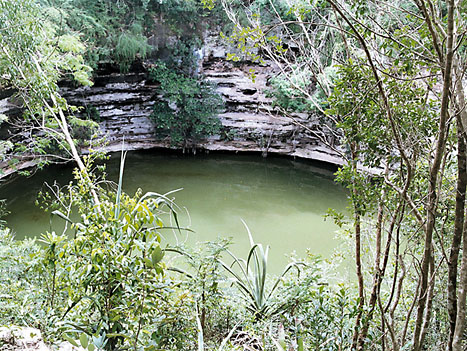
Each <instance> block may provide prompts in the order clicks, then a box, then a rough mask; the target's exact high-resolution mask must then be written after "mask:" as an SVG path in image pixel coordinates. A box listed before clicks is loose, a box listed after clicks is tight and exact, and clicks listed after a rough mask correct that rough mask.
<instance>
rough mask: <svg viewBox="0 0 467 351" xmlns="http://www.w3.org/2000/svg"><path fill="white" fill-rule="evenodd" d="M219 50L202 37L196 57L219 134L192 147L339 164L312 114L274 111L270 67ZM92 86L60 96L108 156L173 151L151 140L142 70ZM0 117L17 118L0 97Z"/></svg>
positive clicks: (151, 90)
mask: <svg viewBox="0 0 467 351" xmlns="http://www.w3.org/2000/svg"><path fill="white" fill-rule="evenodd" d="M223 45H224V44H223V43H220V42H219V41H218V36H217V35H211V36H207V37H206V38H205V47H204V48H203V49H202V50H200V51H199V52H198V53H197V54H198V55H199V57H200V60H199V69H198V72H199V73H200V74H203V75H204V76H205V77H206V78H207V79H209V80H211V81H212V82H214V83H216V85H217V90H218V92H219V93H220V94H221V95H222V96H223V98H224V101H225V111H224V112H223V113H221V114H220V115H219V119H220V121H221V123H222V125H223V127H224V128H223V132H222V133H221V135H216V136H213V137H211V138H209V139H208V140H205V141H203V142H201V143H199V144H197V146H196V147H197V149H202V150H207V151H209V150H213V151H216V150H222V151H234V152H241V151H249V152H261V153H262V154H263V155H266V154H268V153H274V154H281V155H288V156H293V157H301V158H307V159H315V160H320V161H326V162H329V163H334V164H341V158H340V157H339V154H338V153H337V152H336V151H334V150H333V148H332V147H329V145H332V144H337V143H336V142H334V141H333V138H332V136H331V134H330V133H327V132H326V131H325V130H326V129H324V128H323V127H322V126H321V124H320V121H319V117H318V116H317V115H307V114H295V115H293V116H292V117H293V118H292V119H291V118H288V117H284V116H281V115H280V114H278V113H277V112H276V111H274V108H273V106H272V101H271V99H270V98H268V97H267V95H266V90H267V85H268V83H267V82H268V80H269V78H270V77H271V76H272V75H274V74H276V73H277V70H276V69H275V68H274V66H273V65H272V64H268V63H266V64H265V65H262V66H259V65H255V64H251V63H242V64H240V65H234V64H232V63H231V62H229V61H227V60H226V53H227V52H228V50H227V49H226V48H225V47H224V46H223ZM143 66H144V65H143ZM251 69H253V70H254V71H255V75H256V79H255V81H253V80H252V79H251V77H250V73H249V71H250V70H251ZM94 81H95V84H94V86H93V87H76V86H72V85H69V86H63V87H62V91H61V93H62V95H63V96H64V97H65V98H67V99H68V101H69V102H70V103H71V104H73V105H76V106H83V107H84V108H87V110H88V111H94V112H93V113H94V114H96V115H97V114H98V117H99V120H100V122H99V124H100V129H101V133H102V135H106V136H107V140H108V145H107V149H108V150H109V151H117V150H120V149H121V145H122V141H123V140H124V141H125V145H126V148H127V149H147V148H154V147H159V148H172V146H171V145H170V143H169V142H168V141H161V140H158V139H157V138H156V137H155V128H154V124H153V122H152V121H151V119H150V118H149V116H150V115H151V113H152V108H153V104H154V102H153V101H154V99H157V96H156V93H157V85H154V83H151V82H150V81H149V80H148V75H147V72H146V71H145V69H144V67H140V68H139V69H135V70H133V71H132V73H128V74H121V73H120V72H118V70H117V69H113V70H112V69H110V68H107V69H103V70H102V71H101V72H98V74H97V76H96V77H95V80H94ZM0 113H6V114H9V113H18V107H17V106H15V105H14V104H11V103H10V102H9V101H8V100H7V98H5V97H3V99H2V96H0ZM95 117H97V116H95Z"/></svg>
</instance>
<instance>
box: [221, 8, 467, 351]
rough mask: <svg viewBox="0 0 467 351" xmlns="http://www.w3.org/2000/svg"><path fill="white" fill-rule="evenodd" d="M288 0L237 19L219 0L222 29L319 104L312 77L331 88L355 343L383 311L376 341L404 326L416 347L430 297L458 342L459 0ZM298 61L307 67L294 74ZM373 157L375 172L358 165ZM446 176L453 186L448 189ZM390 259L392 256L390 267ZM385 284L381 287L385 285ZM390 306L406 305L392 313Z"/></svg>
mask: <svg viewBox="0 0 467 351" xmlns="http://www.w3.org/2000/svg"><path fill="white" fill-rule="evenodd" d="M287 4H288V5H289V7H288V11H286V12H284V11H280V10H279V7H278V6H277V4H276V2H273V1H269V5H270V8H271V9H272V10H271V11H270V13H272V14H273V15H274V16H272V19H271V17H270V16H269V17H268V16H263V14H260V13H254V12H253V10H252V8H253V7H252V6H250V9H249V10H250V11H246V13H247V14H248V13H250V14H251V13H252V15H249V16H247V17H246V18H245V17H243V19H240V18H241V17H240V16H239V15H238V13H239V12H240V11H238V12H237V11H236V9H235V7H234V6H233V5H232V4H231V3H228V2H227V1H224V2H223V5H224V8H225V10H226V12H227V14H228V16H229V18H230V19H231V20H232V22H233V23H234V24H235V28H234V30H233V31H232V33H231V35H230V40H231V41H233V42H235V43H237V44H238V47H239V48H240V49H241V51H242V52H243V54H246V55H247V56H248V57H250V58H253V59H257V60H258V59H261V58H260V57H261V55H262V56H265V57H266V58H267V59H269V60H270V61H272V62H273V63H274V64H275V65H276V66H277V67H278V69H279V70H280V72H281V75H282V77H283V78H284V79H287V80H288V82H289V84H290V86H291V87H292V88H293V89H295V91H296V92H297V93H296V94H297V95H298V96H299V97H300V98H301V99H306V100H308V101H309V102H310V103H311V104H313V105H314V106H315V108H316V109H320V108H322V104H320V102H319V101H317V100H316V95H315V92H316V91H317V88H316V87H319V91H321V92H322V93H324V94H325V95H326V96H328V97H329V100H328V103H329V109H328V111H326V116H327V118H328V119H329V122H330V124H331V125H333V126H334V127H336V128H337V129H338V130H339V131H340V132H341V133H342V134H341V136H339V133H338V134H337V135H338V136H339V137H340V141H341V143H342V145H344V146H346V148H347V150H348V152H347V151H346V150H345V148H344V149H343V150H342V156H343V158H344V159H346V160H347V165H346V166H345V167H344V168H343V169H342V170H341V171H340V172H339V179H340V180H341V181H343V182H344V184H346V185H348V187H349V189H350V194H351V196H350V201H351V208H352V210H353V214H354V215H353V220H352V222H353V236H354V239H355V260H356V261H355V262H356V268H357V276H358V285H359V289H358V291H359V293H358V295H359V302H360V313H359V314H358V315H357V318H356V320H355V333H354V343H353V349H358V350H361V349H364V347H365V344H366V342H367V337H368V335H369V334H368V332H369V328H370V327H371V324H374V323H375V313H379V315H380V318H381V322H380V323H379V325H378V324H374V325H373V326H374V327H378V328H380V333H381V335H380V338H381V341H380V342H381V343H382V345H385V344H386V343H387V341H386V338H387V335H386V334H385V333H383V330H386V329H389V331H388V335H389V340H390V343H391V347H392V349H394V350H398V349H400V348H402V347H407V346H408V345H409V344H408V343H407V336H408V334H409V333H410V334H411V339H412V341H411V343H412V345H413V346H412V347H413V349H414V350H417V351H418V350H421V349H423V347H424V344H425V343H426V339H427V337H428V335H429V334H430V331H429V326H430V323H432V321H433V313H432V312H433V309H442V313H443V314H444V313H445V314H447V315H448V316H449V317H448V318H449V319H450V324H449V327H447V328H449V329H450V332H449V334H450V335H451V337H450V338H451V341H450V342H449V343H447V345H445V346H446V347H447V348H448V349H451V343H452V348H453V349H454V350H459V349H460V347H461V346H460V345H461V344H462V331H463V330H464V325H465V299H466V296H465V291H466V290H465V287H466V285H465V284H466V283H467V259H465V260H464V259H463V261H462V266H461V269H460V274H459V272H458V270H457V267H458V265H459V258H458V257H459V256H458V255H459V252H460V242H461V238H463V239H462V240H463V243H464V245H466V246H465V250H467V244H466V243H467V235H466V234H467V233H466V228H465V225H464V219H465V211H464V202H465V195H464V194H465V185H464V184H465V183H464V182H465V156H464V153H465V151H463V148H464V145H465V144H464V143H465V125H466V124H465V122H464V121H465V120H466V119H465V117H466V114H465V111H464V110H465V98H464V87H463V84H462V83H463V79H462V78H463V75H464V71H465V66H464V65H463V64H461V63H463V62H465V59H464V55H465V50H464V43H463V36H462V34H461V33H463V30H464V29H465V27H464V26H465V24H464V18H463V16H462V6H463V5H462V3H459V2H454V1H450V0H448V1H445V2H443V1H420V0H414V1H409V0H404V1H396V2H394V1H378V2H363V1H350V2H349V1H345V2H344V1H334V0H328V1H315V2H312V3H311V4H308V3H304V2H294V3H293V4H290V3H287ZM242 12H245V11H244V10H243V11H242ZM286 15H287V16H289V17H286ZM291 15H292V16H293V18H290V16H291ZM328 67H336V68H338V69H339V72H338V74H337V77H336V78H335V79H334V80H330V79H329V78H330V77H329V76H328V75H327V74H325V73H326V69H327V68H328ZM305 70H306V71H308V72H311V73H312V77H313V79H312V80H308V82H307V81H297V79H296V77H297V76H300V72H303V71H305ZM323 112H324V111H323ZM280 113H287V110H284V109H283V110H281V111H280ZM456 119H457V122H456ZM310 132H312V131H310ZM323 140H324V139H323ZM324 141H325V140H324ZM456 148H457V150H456ZM456 154H457V156H456ZM369 168H370V169H371V168H373V170H375V168H376V172H370V173H367V172H365V171H364V169H369ZM378 169H379V170H378ZM456 179H457V186H456V185H455V184H456ZM451 188H454V189H455V188H457V194H458V196H457V200H456V201H454V198H453V197H452V196H451V195H450V192H449V189H451ZM370 218H373V219H371V220H370ZM365 222H366V223H365ZM365 232H367V233H368V232H369V233H370V234H371V238H370V239H371V242H373V243H374V249H373V252H374V255H373V259H372V262H371V263H370V265H369V266H368V268H367V269H368V270H369V271H370V272H372V273H371V276H372V280H373V284H372V285H371V287H370V288H369V289H366V286H367V285H366V284H365V283H364V277H365V269H364V268H363V265H364V264H365V257H364V254H363V252H365V251H368V250H369V249H368V248H364V247H363V241H362V235H364V233H365ZM420 232H422V233H423V235H422V236H421V235H419V234H418V233H420ZM394 234H397V235H396V236H394ZM404 237H405V238H408V237H411V238H413V241H412V242H411V243H410V245H409V246H408V248H407V249H405V251H406V252H410V255H403V254H402V252H401V246H400V240H401V239H402V238H404ZM384 241H385V242H386V244H385V247H384V245H383V243H384ZM449 242H451V244H450V245H448V243H449ZM394 246H395V247H394ZM383 247H384V249H383ZM393 247H394V248H393ZM447 250H450V258H449V259H448V258H447V253H446V252H447ZM394 251H395V252H394ZM411 256H412V257H413V259H411ZM466 256H467V255H464V256H463V257H464V258H465V257H466ZM389 260H393V262H394V263H393V267H394V268H393V270H392V272H391V273H392V275H393V276H392V277H391V276H388V268H390V267H389V266H388V262H389ZM408 267H412V268H410V269H409V268H408ZM443 272H446V273H449V279H448V281H447V282H446V283H447V286H448V290H449V291H448V292H446V291H445V290H444V289H442V287H443V283H444V280H443ZM459 276H460V277H459ZM459 279H460V285H461V288H460V290H459V291H458V292H457V287H456V286H457V281H458V280H459ZM386 284H387V285H388V286H389V289H387V290H386V291H382V290H381V289H382V287H383V286H384V285H386ZM408 284H409V285H412V286H414V288H416V294H413V295H412V302H411V303H409V304H408V305H409V306H412V307H410V308H409V309H408V310H407V311H405V312H404V311H403V310H402V309H401V308H402V306H401V305H400V302H401V299H402V298H404V296H401V289H402V287H403V286H404V285H405V286H407V285H408ZM443 290H444V291H445V293H448V295H449V300H448V302H449V303H448V308H447V310H445V309H444V307H441V306H443V299H444V298H445V297H444V296H436V294H438V295H439V294H440V293H439V292H440V291H443ZM368 294H369V299H367V296H368ZM456 305H457V307H456ZM398 310H399V313H406V314H407V315H406V318H405V320H404V321H402V323H400V324H399V323H398V320H397V318H396V317H395V313H397V311H398ZM438 318H439V316H438ZM408 321H412V322H413V328H412V327H411V326H410V325H409V322H408ZM373 332H374V331H373ZM410 334H409V335H410Z"/></svg>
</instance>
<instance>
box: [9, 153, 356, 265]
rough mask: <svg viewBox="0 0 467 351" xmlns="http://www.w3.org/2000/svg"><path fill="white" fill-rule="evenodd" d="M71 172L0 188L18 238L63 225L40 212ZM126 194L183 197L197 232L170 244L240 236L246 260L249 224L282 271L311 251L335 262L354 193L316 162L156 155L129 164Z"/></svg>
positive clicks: (184, 218)
mask: <svg viewBox="0 0 467 351" xmlns="http://www.w3.org/2000/svg"><path fill="white" fill-rule="evenodd" d="M118 164H119V155H113V156H112V157H111V159H110V160H109V161H107V172H108V174H109V176H108V178H109V179H112V180H117V177H118V167H119V166H118ZM70 179H71V167H63V166H62V167H49V168H47V169H46V170H44V171H40V172H38V173H36V174H35V175H34V176H33V177H30V178H17V179H15V180H13V181H11V182H9V183H7V184H4V185H2V187H0V198H5V199H7V206H8V207H7V208H8V210H9V211H10V212H11V213H10V215H8V216H7V217H6V220H7V222H8V226H9V227H10V228H12V229H13V231H14V232H15V233H16V237H17V238H23V237H34V236H39V235H40V233H41V232H44V231H46V230H49V229H50V228H51V224H52V227H54V228H55V227H56V226H59V225H60V219H58V218H51V217H50V215H49V214H47V213H44V212H42V211H41V210H40V209H39V208H38V207H37V206H35V205H34V202H35V199H36V196H37V193H38V191H39V190H40V189H41V188H43V184H44V182H48V183H49V184H52V183H53V182H54V180H56V181H58V182H59V183H60V184H62V185H63V184H66V183H67V182H68V181H69V180H70ZM123 187H124V190H125V191H126V192H128V193H130V194H131V193H134V192H135V191H136V189H137V188H142V189H143V191H156V192H159V193H165V192H168V191H170V190H174V189H178V188H183V190H181V191H179V192H177V193H175V194H174V195H173V196H174V197H175V202H176V203H177V204H178V206H180V207H181V210H180V211H179V212H180V222H181V226H186V227H189V228H191V229H193V230H194V231H195V233H186V232H185V233H183V234H182V235H178V236H177V238H175V237H174V235H173V233H172V232H165V233H164V239H163V240H165V241H166V242H171V243H174V242H176V241H177V240H178V241H179V242H186V243H187V244H193V243H195V242H197V241H207V240H213V239H216V238H217V237H232V238H233V241H234V246H233V251H234V252H236V253H237V254H240V255H242V256H245V255H246V252H247V251H248V247H249V243H248V237H247V234H246V231H245V228H244V226H243V224H242V222H241V219H243V220H244V221H245V222H246V223H247V224H248V226H249V228H250V230H251V232H252V233H253V236H254V239H255V241H256V242H261V243H263V244H268V245H269V246H270V247H271V249H270V261H271V262H272V263H273V266H272V270H273V271H276V272H278V271H279V270H280V268H279V267H283V266H284V265H285V264H286V262H287V257H286V255H288V254H290V253H292V252H293V251H295V252H296V253H297V255H298V256H301V257H303V256H304V255H305V254H306V251H307V249H309V250H310V251H311V252H312V253H315V254H320V255H322V256H323V257H324V258H329V257H330V256H331V254H332V251H333V250H334V248H335V247H336V246H337V245H338V244H339V242H338V241H337V239H335V238H334V236H335V233H334V232H335V230H336V229H337V227H336V226H335V225H334V224H333V222H332V220H330V219H328V220H327V221H325V220H324V217H323V215H324V214H325V213H326V211H327V209H328V208H334V209H337V210H339V211H342V210H344V209H345V206H346V203H347V202H346V193H345V191H344V189H342V187H340V186H339V185H337V184H335V183H334V182H333V172H332V171H331V170H329V169H325V168H323V166H322V165H321V166H316V165H314V164H312V163H309V162H303V161H293V160H290V159H284V158H274V157H268V158H262V157H260V156H251V155H225V154H219V155H197V156H182V155H175V154H161V153H155V152H133V153H129V154H128V157H127V162H126V167H125V175H124V184H123Z"/></svg>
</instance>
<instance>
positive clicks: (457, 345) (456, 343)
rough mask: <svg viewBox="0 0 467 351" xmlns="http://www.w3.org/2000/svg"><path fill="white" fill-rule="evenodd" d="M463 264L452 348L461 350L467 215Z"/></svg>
mask: <svg viewBox="0 0 467 351" xmlns="http://www.w3.org/2000/svg"><path fill="white" fill-rule="evenodd" d="M462 253H463V254H462V264H461V271H460V280H459V292H458V296H457V315H456V327H455V329H454V336H453V338H452V350H453V351H461V350H462V341H463V337H462V335H463V334H464V329H465V306H466V301H465V298H466V296H467V216H465V217H464V230H463V233H462Z"/></svg>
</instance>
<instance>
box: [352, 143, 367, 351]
mask: <svg viewBox="0 0 467 351" xmlns="http://www.w3.org/2000/svg"><path fill="white" fill-rule="evenodd" d="M350 149H351V153H352V169H353V171H354V172H357V146H356V145H355V143H351V145H350ZM352 187H353V189H352V191H353V193H354V200H353V206H354V231H355V266H356V269H357V279H358V298H359V303H358V309H359V311H358V314H357V318H356V319H355V327H354V334H353V338H352V339H353V340H352V350H356V349H357V343H358V336H359V334H360V325H361V320H362V314H363V306H364V304H365V291H364V282H363V273H362V259H361V211H360V204H359V203H358V189H357V185H356V184H355V183H354V184H352Z"/></svg>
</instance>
